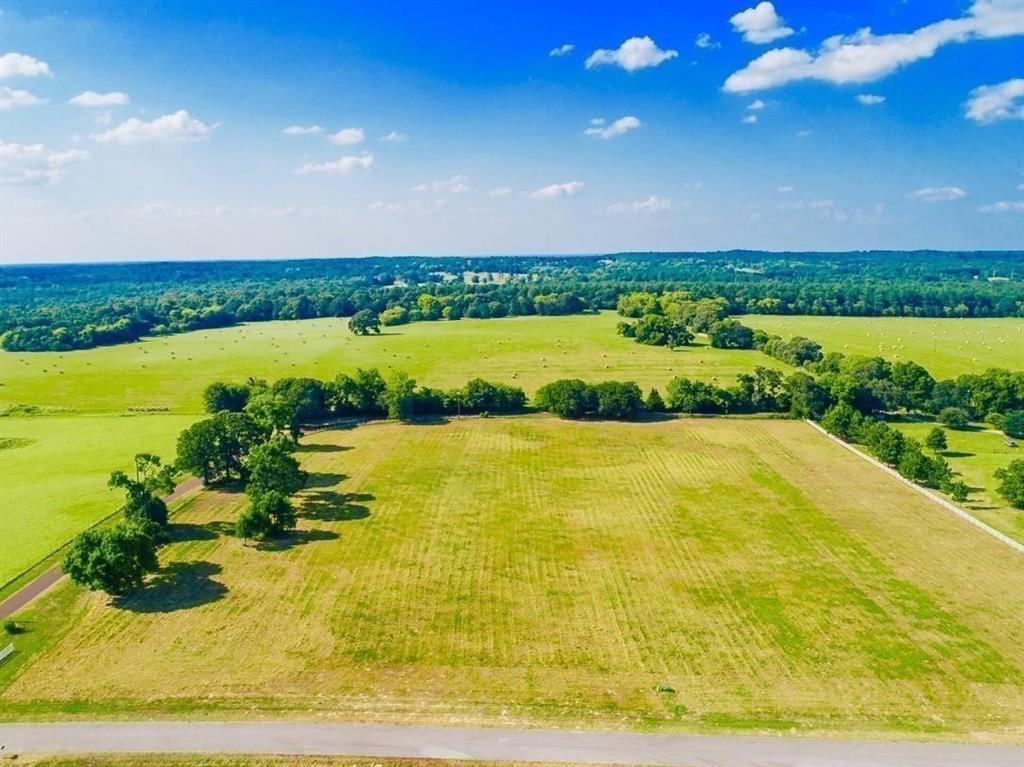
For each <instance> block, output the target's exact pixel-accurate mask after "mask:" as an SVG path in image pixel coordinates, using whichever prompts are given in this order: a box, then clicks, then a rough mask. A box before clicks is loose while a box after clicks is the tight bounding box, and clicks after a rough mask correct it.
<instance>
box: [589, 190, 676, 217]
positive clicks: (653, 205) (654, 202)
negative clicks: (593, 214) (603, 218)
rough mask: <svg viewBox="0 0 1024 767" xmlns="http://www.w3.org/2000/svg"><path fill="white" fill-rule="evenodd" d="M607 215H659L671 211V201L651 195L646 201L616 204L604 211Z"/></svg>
mask: <svg viewBox="0 0 1024 767" xmlns="http://www.w3.org/2000/svg"><path fill="white" fill-rule="evenodd" d="M606 210H607V211H608V212H609V213H629V212H633V213H660V212H661V211H665V210H673V206H672V200H669V199H667V198H665V197H658V196H657V195H655V194H652V195H651V196H650V197H648V198H647V199H646V200H637V201H636V202H617V203H615V204H614V205H609V206H608V207H607V209H606Z"/></svg>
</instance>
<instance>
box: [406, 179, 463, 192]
mask: <svg viewBox="0 0 1024 767" xmlns="http://www.w3.org/2000/svg"><path fill="white" fill-rule="evenodd" d="M412 190H413V191H414V192H447V193H448V194H460V193H461V192H468V191H469V177H468V176H463V175H462V174H457V175H455V176H452V177H451V178H449V179H446V180H444V181H431V182H430V183H429V184H417V185H416V186H414V187H413V188H412Z"/></svg>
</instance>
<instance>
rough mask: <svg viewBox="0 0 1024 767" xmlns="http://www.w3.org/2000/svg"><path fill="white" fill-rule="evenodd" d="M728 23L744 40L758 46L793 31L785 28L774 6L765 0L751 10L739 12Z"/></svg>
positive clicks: (786, 35)
mask: <svg viewBox="0 0 1024 767" xmlns="http://www.w3.org/2000/svg"><path fill="white" fill-rule="evenodd" d="M729 22H730V23H731V24H732V27H733V29H735V30H736V31H737V32H739V33H740V34H742V35H743V39H744V40H746V41H747V42H748V43H756V44H758V45H764V44H765V43H771V42H774V41H775V40H779V39H780V38H783V37H789V36H790V35H791V34H793V30H792V29H791V28H790V27H787V26H786V22H785V20H784V19H783V18H782V17H781V16H779V14H777V13H776V12H775V6H774V5H772V4H771V3H769V2H767V0H765V2H761V3H758V4H757V5H755V6H754V7H753V8H747V10H745V11H740V12H739V13H737V14H736V15H735V16H733V17H732V18H731V19H729Z"/></svg>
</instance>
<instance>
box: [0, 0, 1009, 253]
mask: <svg viewBox="0 0 1024 767" xmlns="http://www.w3.org/2000/svg"><path fill="white" fill-rule="evenodd" d="M295 5H299V4H295ZM338 5H342V4H335V3H322V4H317V3H304V4H301V7H294V8H293V7H286V6H285V4H270V3H264V4H260V3H235V2H218V3H183V2H178V3H175V2H161V3H147V4H142V3H119V4H115V3H107V2H103V3H100V2H89V0H77V1H76V2H68V3H62V2H46V3H31V2H20V3H4V2H3V1H2V0H0V11H2V15H0V56H2V58H0V77H2V82H0V88H2V91H0V140H2V142H3V144H2V148H0V162H2V173H0V176H2V182H3V184H2V187H0V218H2V221H0V223H2V226H0V250H2V253H0V255H2V260H3V261H5V262H24V261H29V262H40V261H100V260H144V259H167V258H182V259H186V258H189V259H191V258H250V257H252V258H268V257H323V256H348V255H374V254H400V253H401V254H406V253H413V254H416V253H430V254H449V253H450V254H476V253H480V254H488V253H537V252H577V253H590V252H603V251H614V250H624V249H629V250H711V249H723V248H734V247H736V248H761V249H772V250H785V249H792V250H812V249H821V250H846V249H861V248H949V249H961V248H964V249H974V248H978V249H989V248H994V249H1001V248H1020V247H1021V245H1022V244H1024V0H976V2H971V1H970V0H965V1H963V2H952V1H951V2H944V1H941V0H932V1H931V2H919V1H917V0H902V1H900V0H889V1H887V2H882V1H881V0H862V1H860V2H846V3H838V2H837V3H825V2H806V1H804V2H797V1H795V0H778V2H775V3H774V4H773V3H768V2H760V3H756V2H753V1H752V0H744V1H741V2H716V3H702V4H698V3H687V2H672V3H668V2H658V3H649V4H643V3H640V4H637V3H633V4H626V3H610V2H608V3H605V2H594V1H592V2H579V3H558V4H557V5H556V4H554V3H544V2H517V3H496V2H449V3H444V2H436V3H423V2H415V3H414V2H404V1H403V0H397V1H393V2H391V3H388V4H381V3H370V2H366V3H360V2H350V3H345V4H343V6H344V7H336V6H338ZM552 6H556V7H552ZM288 129H291V130H290V131H289V130H288Z"/></svg>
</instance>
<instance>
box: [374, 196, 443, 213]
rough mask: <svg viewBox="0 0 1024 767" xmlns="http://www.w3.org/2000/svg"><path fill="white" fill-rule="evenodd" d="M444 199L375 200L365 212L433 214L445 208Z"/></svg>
mask: <svg viewBox="0 0 1024 767" xmlns="http://www.w3.org/2000/svg"><path fill="white" fill-rule="evenodd" d="M447 205H448V201H447V200H445V199H444V198H438V199H434V200H410V201H408V202H385V201H384V200H377V201H376V202H371V203H370V204H369V205H367V206H366V209H367V210H372V211H375V212H384V213H434V212H436V211H439V210H441V209H442V208H445V207H447Z"/></svg>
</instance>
